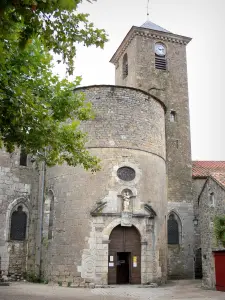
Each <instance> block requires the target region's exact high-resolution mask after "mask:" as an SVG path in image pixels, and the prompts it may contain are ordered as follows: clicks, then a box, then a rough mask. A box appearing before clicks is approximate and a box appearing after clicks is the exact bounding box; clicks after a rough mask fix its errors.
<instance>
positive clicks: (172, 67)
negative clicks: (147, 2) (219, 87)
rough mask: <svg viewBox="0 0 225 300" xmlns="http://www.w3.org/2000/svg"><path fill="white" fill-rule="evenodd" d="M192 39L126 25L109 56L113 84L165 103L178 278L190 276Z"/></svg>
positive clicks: (173, 271) (145, 26) (171, 253)
mask: <svg viewBox="0 0 225 300" xmlns="http://www.w3.org/2000/svg"><path fill="white" fill-rule="evenodd" d="M190 41H191V38H189V37H185V36H181V35H177V34H173V33H172V32H170V31H168V30H166V29H164V28H162V27H160V26H158V25H156V24H154V23H152V22H150V21H147V22H145V23H144V24H143V25H142V26H140V27H136V26H133V27H132V28H131V29H130V31H129V32H128V34H127V35H126V37H125V38H124V40H123V41H122V43H121V45H120V46H119V48H118V49H117V51H116V52H115V54H114V55H113V57H112V58H111V60H110V62H111V63H113V64H114V65H115V78H116V79H115V81H116V82H115V84H116V85H122V86H130V87H134V88H137V89H141V90H144V91H146V92H148V93H150V94H152V95H154V96H155V97H157V98H158V99H160V100H161V101H162V102H164V104H165V105H166V108H167V112H166V115H165V126H166V165H167V178H168V213H170V211H172V210H173V211H175V212H176V213H177V215H178V216H179V218H180V219H181V223H182V232H181V233H180V235H181V236H182V238H180V244H182V250H179V251H178V249H177V252H176V253H177V254H175V250H173V249H170V247H169V257H170V258H171V261H176V260H179V261H180V265H179V266H177V265H176V264H174V267H172V266H171V267H170V265H169V268H168V271H169V275H171V276H178V277H181V278H182V277H192V274H193V260H192V257H191V255H190V247H192V245H193V242H192V235H193V208H192V161H191V139H190V121H189V102H188V81H187V63H186V46H187V44H188V43H189V42H190ZM150 118H151V115H149V119H150ZM149 180H151V179H150V178H149ZM179 246H181V245H179ZM180 249H181V248H180ZM177 272H178V273H179V274H183V275H181V276H180V275H179V274H177ZM184 274H185V275H184Z"/></svg>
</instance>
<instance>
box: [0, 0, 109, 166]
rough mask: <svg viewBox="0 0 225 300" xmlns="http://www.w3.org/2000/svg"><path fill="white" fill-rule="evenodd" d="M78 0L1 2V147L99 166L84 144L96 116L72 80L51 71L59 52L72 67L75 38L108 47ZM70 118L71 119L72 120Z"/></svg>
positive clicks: (54, 161)
mask: <svg viewBox="0 0 225 300" xmlns="http://www.w3.org/2000/svg"><path fill="white" fill-rule="evenodd" d="M80 3H81V1H79V0H65V1H64V0H63V1H62V0H61V1H59V0H36V1H34V0H32V1H31V0H11V1H9V0H4V1H2V2H1V6H0V28H1V30H0V53H1V55H0V114H1V119H0V148H1V147H3V146H4V147H5V148H6V150H7V151H8V152H13V151H14V150H15V148H16V147H23V148H24V149H25V150H26V152H27V153H30V154H32V155H35V156H36V159H37V161H38V160H45V161H46V163H47V165H48V166H53V165H56V164H62V163H64V162H66V163H67V164H68V165H71V166H76V165H78V164H82V165H83V167H84V168H85V169H92V170H93V171H96V170H98V169H99V164H98V162H99V161H98V159H97V158H96V157H93V156H91V155H90V154H89V152H88V151H87V150H86V149H85V143H86V141H87V136H86V134H85V133H83V132H82V131H81V130H80V129H79V125H80V123H81V122H82V121H85V120H89V119H91V118H93V117H94V114H93V111H92V108H91V105H90V103H86V102H85V98H84V95H83V94H81V93H80V94H79V93H74V92H73V90H74V89H75V88H76V87H77V86H78V85H79V84H80V80H81V78H79V77H77V78H75V80H74V81H73V82H69V81H68V80H66V79H63V80H59V78H58V77H57V76H55V75H53V73H52V56H51V55H50V53H49V50H51V51H52V52H53V53H56V54H60V55H61V56H62V60H63V62H65V63H66V64H67V67H68V72H69V73H70V74H72V73H73V58H74V56H75V53H76V43H84V45H86V46H89V45H96V46H97V47H103V45H104V42H105V41H106V40H107V38H106V35H105V32H104V30H99V29H95V28H94V26H93V24H92V23H90V22H89V21H88V19H87V17H88V16H87V15H85V14H76V9H77V6H78V4H80ZM68 120H70V122H68Z"/></svg>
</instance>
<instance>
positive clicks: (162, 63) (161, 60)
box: [155, 54, 167, 71]
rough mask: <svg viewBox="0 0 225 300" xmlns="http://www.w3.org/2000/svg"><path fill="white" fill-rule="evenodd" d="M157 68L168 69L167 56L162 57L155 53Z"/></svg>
mask: <svg viewBox="0 0 225 300" xmlns="http://www.w3.org/2000/svg"><path fill="white" fill-rule="evenodd" d="M155 68H156V69H158V70H164V71H166V70H167V61H166V57H165V56H164V57H161V56H158V55H157V54H155Z"/></svg>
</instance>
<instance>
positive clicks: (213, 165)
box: [192, 161, 225, 178]
mask: <svg viewBox="0 0 225 300" xmlns="http://www.w3.org/2000/svg"><path fill="white" fill-rule="evenodd" d="M212 173H225V161H193V162H192V176H193V177H203V178H204V177H207V176H209V175H211V174H212Z"/></svg>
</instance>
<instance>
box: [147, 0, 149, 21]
mask: <svg viewBox="0 0 225 300" xmlns="http://www.w3.org/2000/svg"><path fill="white" fill-rule="evenodd" d="M147 1H148V2H147V20H148V21H149V0H147Z"/></svg>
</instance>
